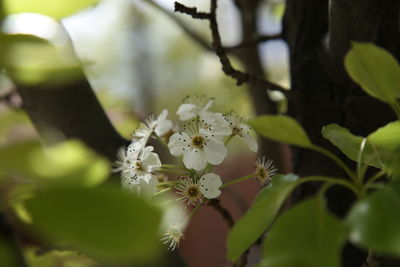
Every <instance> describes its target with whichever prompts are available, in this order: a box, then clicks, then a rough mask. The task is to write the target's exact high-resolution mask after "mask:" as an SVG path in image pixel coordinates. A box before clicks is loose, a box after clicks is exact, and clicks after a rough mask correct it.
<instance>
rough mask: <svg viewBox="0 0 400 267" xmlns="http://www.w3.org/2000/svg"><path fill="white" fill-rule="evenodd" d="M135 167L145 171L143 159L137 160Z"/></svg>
mask: <svg viewBox="0 0 400 267" xmlns="http://www.w3.org/2000/svg"><path fill="white" fill-rule="evenodd" d="M135 169H136V170H137V171H139V172H144V167H143V164H142V162H141V161H139V160H137V161H136V162H135Z"/></svg>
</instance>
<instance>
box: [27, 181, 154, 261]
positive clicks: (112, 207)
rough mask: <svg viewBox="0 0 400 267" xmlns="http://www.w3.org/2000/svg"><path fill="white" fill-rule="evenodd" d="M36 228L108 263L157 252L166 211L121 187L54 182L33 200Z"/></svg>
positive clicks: (57, 242) (144, 257) (59, 242)
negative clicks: (65, 184)
mask: <svg viewBox="0 0 400 267" xmlns="http://www.w3.org/2000/svg"><path fill="white" fill-rule="evenodd" d="M27 208H28V211H29V212H30V214H31V215H32V219H33V228H34V229H35V230H36V233H37V234H39V235H40V236H41V237H43V238H45V239H46V240H47V241H48V242H50V243H51V244H54V245H56V246H60V247H65V248H72V249H76V250H78V251H81V252H83V253H86V254H88V255H89V256H92V257H94V258H97V259H99V260H101V261H104V262H109V263H123V262H131V263H132V262H135V263H137V262H139V261H146V260H150V259H152V258H154V257H156V256H157V254H155V253H157V250H158V244H159V239H158V231H159V223H160V219H161V215H160V210H159V209H157V208H155V207H154V206H153V205H150V204H149V203H148V202H147V201H146V200H145V199H143V198H140V197H138V196H136V195H133V194H127V193H124V192H122V191H121V189H120V188H119V187H95V188H90V189H88V188H72V187H53V188H48V189H46V190H45V191H43V192H41V193H39V194H38V195H37V196H36V197H34V198H32V199H30V200H29V201H27Z"/></svg>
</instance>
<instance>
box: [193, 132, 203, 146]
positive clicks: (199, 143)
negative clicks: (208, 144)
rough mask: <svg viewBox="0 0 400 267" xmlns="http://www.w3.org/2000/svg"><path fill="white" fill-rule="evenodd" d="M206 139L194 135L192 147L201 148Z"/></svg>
mask: <svg viewBox="0 0 400 267" xmlns="http://www.w3.org/2000/svg"><path fill="white" fill-rule="evenodd" d="M205 141H206V139H205V138H204V137H203V136H200V135H196V136H193V138H192V146H194V147H196V148H203V146H204V143H205Z"/></svg>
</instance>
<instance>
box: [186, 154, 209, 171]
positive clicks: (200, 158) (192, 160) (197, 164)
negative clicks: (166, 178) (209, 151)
mask: <svg viewBox="0 0 400 267" xmlns="http://www.w3.org/2000/svg"><path fill="white" fill-rule="evenodd" d="M196 151H197V152H196ZM183 164H185V167H186V168H188V169H195V170H196V171H201V170H202V169H204V168H205V167H206V165H207V161H206V157H205V154H204V151H203V150H200V149H199V150H196V149H192V150H189V151H187V152H185V154H183Z"/></svg>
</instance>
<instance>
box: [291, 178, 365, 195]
mask: <svg viewBox="0 0 400 267" xmlns="http://www.w3.org/2000/svg"><path fill="white" fill-rule="evenodd" d="M307 182H326V183H330V184H337V185H342V186H344V187H347V188H348V189H350V190H351V191H353V192H354V193H355V194H356V195H357V196H358V197H360V196H361V195H362V192H361V191H360V190H359V189H358V188H357V187H356V186H355V185H354V184H352V183H350V182H349V181H347V180H344V179H341V178H333V177H325V176H310V177H306V178H303V179H299V180H297V182H296V186H298V185H300V184H302V183H307Z"/></svg>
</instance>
